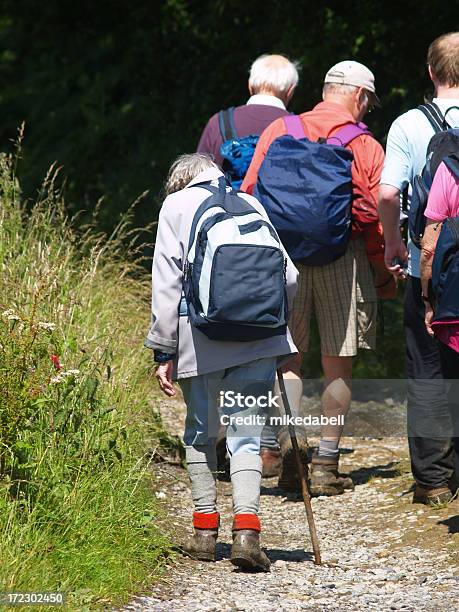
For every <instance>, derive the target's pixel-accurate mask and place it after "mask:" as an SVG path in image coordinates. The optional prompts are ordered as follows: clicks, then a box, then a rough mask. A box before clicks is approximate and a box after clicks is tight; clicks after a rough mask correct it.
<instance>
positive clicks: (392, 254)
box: [384, 236, 408, 279]
mask: <svg viewBox="0 0 459 612" xmlns="http://www.w3.org/2000/svg"><path fill="white" fill-rule="evenodd" d="M395 258H398V259H400V261H402V262H406V261H408V251H407V249H406V246H405V243H404V242H403V240H402V238H401V236H400V238H399V239H398V240H397V241H396V242H386V246H385V249H384V263H385V264H386V268H387V269H388V270H389V272H390V273H391V274H393V275H394V276H395V277H397V278H401V279H405V278H406V273H405V271H404V270H403V268H402V267H401V266H400V264H396V265H394V264H393V263H392V262H393V261H394V259H395Z"/></svg>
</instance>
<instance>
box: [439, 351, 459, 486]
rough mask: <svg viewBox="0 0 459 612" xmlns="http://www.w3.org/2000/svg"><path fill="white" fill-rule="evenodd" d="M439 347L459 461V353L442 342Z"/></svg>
mask: <svg viewBox="0 0 459 612" xmlns="http://www.w3.org/2000/svg"><path fill="white" fill-rule="evenodd" d="M438 346H439V349H440V359H441V369H442V372H443V377H444V378H445V379H446V380H445V382H446V383H447V388H448V402H449V408H450V412H451V422H452V426H453V435H454V438H453V443H454V450H455V451H456V461H457V460H458V458H459V353H458V352H457V351H455V350H453V349H451V348H449V346H446V344H443V343H442V342H439V343H438ZM456 474H457V463H456Z"/></svg>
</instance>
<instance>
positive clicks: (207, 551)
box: [182, 512, 220, 561]
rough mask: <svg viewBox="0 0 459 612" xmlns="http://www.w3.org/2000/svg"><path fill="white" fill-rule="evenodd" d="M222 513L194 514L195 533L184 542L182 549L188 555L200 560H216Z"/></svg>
mask: <svg viewBox="0 0 459 612" xmlns="http://www.w3.org/2000/svg"><path fill="white" fill-rule="evenodd" d="M219 523H220V515H219V514H218V512H213V513H212V514H204V513H202V512H195V513H194V514H193V525H194V534H193V535H192V536H191V537H190V538H188V540H187V541H186V542H185V543H184V544H183V546H182V551H183V553H184V554H185V555H186V556H187V557H192V558H193V559H197V560H198V561H215V547H216V544H217V536H218V526H219Z"/></svg>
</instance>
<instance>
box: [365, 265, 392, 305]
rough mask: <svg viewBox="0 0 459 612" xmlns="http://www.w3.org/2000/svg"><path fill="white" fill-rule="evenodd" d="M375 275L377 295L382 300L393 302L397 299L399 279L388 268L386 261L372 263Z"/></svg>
mask: <svg viewBox="0 0 459 612" xmlns="http://www.w3.org/2000/svg"><path fill="white" fill-rule="evenodd" d="M371 267H372V268H373V271H374V275H375V288H376V295H377V296H378V298H379V299H380V300H393V299H394V298H396V297H397V279H396V277H395V276H393V275H392V274H391V273H390V272H389V271H388V270H387V268H386V266H385V264H384V261H383V260H382V259H381V260H376V261H372V262H371Z"/></svg>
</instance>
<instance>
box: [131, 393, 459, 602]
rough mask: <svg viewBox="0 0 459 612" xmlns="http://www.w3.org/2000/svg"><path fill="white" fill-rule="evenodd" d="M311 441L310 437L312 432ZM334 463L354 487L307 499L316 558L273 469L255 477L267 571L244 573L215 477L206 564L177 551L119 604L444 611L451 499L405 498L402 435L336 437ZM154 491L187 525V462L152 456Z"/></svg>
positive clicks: (450, 561) (226, 497) (173, 424)
mask: <svg viewBox="0 0 459 612" xmlns="http://www.w3.org/2000/svg"><path fill="white" fill-rule="evenodd" d="M161 412H162V414H163V418H164V421H165V423H166V426H167V427H168V429H169V431H171V432H172V433H179V432H181V431H182V425H183V419H184V406H183V404H182V403H181V402H180V401H167V402H162V403H161ZM312 443H314V439H313V440H312ZM342 448H344V449H345V450H344V453H343V455H342V471H346V472H349V473H350V474H351V475H352V477H353V479H354V482H355V483H356V489H355V491H354V492H353V493H350V492H349V493H345V494H344V495H342V496H338V497H334V498H317V499H314V500H313V509H314V513H315V517H316V522H317V530H318V533H319V538H320V543H321V548H322V557H323V560H324V566H323V567H316V566H315V565H314V564H313V562H312V560H311V559H312V554H311V545H310V541H309V536H308V529H307V524H306V517H305V512H304V507H303V504H302V502H301V500H299V499H297V498H285V497H284V496H283V495H282V494H281V492H280V491H279V489H277V487H276V479H271V480H263V489H262V499H261V521H262V525H263V546H264V547H265V548H266V549H267V553H268V556H269V557H270V559H271V562H272V569H271V573H270V574H244V573H241V572H240V571H238V570H236V569H235V568H234V567H233V566H232V565H231V564H230V562H229V560H228V559H229V553H230V543H231V489H230V484H228V483H219V509H220V512H221V514H222V529H221V536H220V540H219V545H218V561H217V563H215V564H206V563H199V562H194V561H191V560H189V559H185V558H183V557H178V558H177V561H176V563H175V564H173V565H171V566H170V568H169V570H168V571H167V572H166V573H165V575H164V577H163V579H162V580H161V581H160V582H159V583H157V584H156V585H155V586H154V588H153V589H152V591H151V593H149V594H148V595H144V596H139V597H136V598H135V599H134V600H133V601H132V602H131V603H130V605H129V606H127V607H126V608H125V610H157V611H168V612H169V611H185V610H186V611H187V612H191V611H204V610H206V611H211V610H214V611H228V612H230V611H231V612H233V611H239V610H240V611H252V610H257V611H267V612H271V611H272V612H274V611H277V610H289V611H290V610H340V611H341V610H344V611H346V610H349V611H351V610H352V611H357V610H378V611H379V610H413V611H415V610H416V611H419V610H423V611H435V612H438V611H448V612H449V611H453V610H457V609H458V606H459V604H458V601H459V571H458V570H459V502H458V501H457V500H456V501H455V502H453V503H452V504H450V505H449V506H448V507H447V508H441V509H429V508H426V507H424V506H420V505H413V504H412V503H411V497H412V494H411V492H410V491H409V489H410V487H411V475H410V473H409V464H408V459H407V457H408V454H407V447H406V441H405V440H403V439H400V438H383V439H378V440H368V439H361V438H360V439H359V438H344V439H343V440H342ZM155 474H156V479H157V493H156V494H157V496H158V498H159V499H160V500H161V503H163V504H164V506H165V508H166V509H167V513H168V517H169V518H168V520H169V529H171V525H172V529H175V533H174V536H173V537H174V538H176V540H177V541H181V539H182V538H183V537H184V536H185V535H186V533H187V532H189V530H190V516H191V512H192V505H191V498H190V494H189V487H188V479H187V475H186V472H185V471H184V470H183V469H180V468H178V467H177V466H171V465H168V464H159V465H157V466H155Z"/></svg>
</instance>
